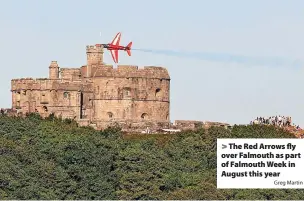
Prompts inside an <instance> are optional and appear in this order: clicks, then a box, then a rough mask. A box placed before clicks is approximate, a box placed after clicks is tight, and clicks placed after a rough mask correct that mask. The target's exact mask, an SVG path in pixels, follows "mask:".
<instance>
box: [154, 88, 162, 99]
mask: <svg viewBox="0 0 304 201" xmlns="http://www.w3.org/2000/svg"><path fill="white" fill-rule="evenodd" d="M160 96H161V90H160V88H157V89H156V90H155V97H160Z"/></svg>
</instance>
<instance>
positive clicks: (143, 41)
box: [0, 0, 304, 126]
mask: <svg viewBox="0 0 304 201" xmlns="http://www.w3.org/2000/svg"><path fill="white" fill-rule="evenodd" d="M0 3H1V7H0V11H1V12H0V25H1V31H0V36H1V37H0V44H1V46H0V55H1V67H2V71H1V74H0V90H1V95H2V96H1V99H0V106H1V107H11V92H10V80H11V79H13V78H21V77H36V78H39V77H47V76H48V66H49V64H50V62H51V61H52V60H57V61H58V64H59V65H60V66H61V67H80V66H81V65H84V64H86V53H85V46H86V45H89V44H92V45H93V44H96V43H107V42H110V41H111V40H112V39H113V37H114V36H115V34H116V33H117V32H122V38H121V43H122V44H127V43H128V42H129V41H133V46H134V48H144V49H159V50H163V49H164V50H172V51H174V50H176V51H180V52H197V54H196V56H189V55H188V56H187V55H186V56H182V54H179V55H178V56H170V55H166V54H152V53H147V52H140V51H133V55H132V57H128V56H127V55H126V54H125V53H124V52H122V53H120V58H119V62H120V63H121V64H132V65H139V66H150V65H157V66H163V67H166V68H167V69H168V70H169V73H170V76H171V105H170V107H171V111H170V112H171V120H172V121H174V120H176V119H184V120H203V121H204V120H209V121H221V122H227V123H232V124H234V123H236V124H246V123H249V122H250V120H252V119H254V118H255V117H257V116H270V115H286V116H287V115H290V116H292V117H293V120H294V122H295V123H297V124H300V126H304V118H303V116H304V115H303V111H304V101H303V97H304V93H303V87H304V70H303V67H304V66H300V67H299V66H296V65H293V63H292V61H294V60H296V59H298V60H299V61H304V40H303V37H304V26H303V25H304V1H301V0H298V1H296V0H288V1H286V0H285V1H283V0H267V1H265V0H252V1H249V0H248V1H243V0H238V1H236V0H229V1H224V0H222V1H216V0H213V1H204V0H197V1H194V0H187V1H181V0H180V1H177V0H153V1H142V0H128V1H123V0H116V1H109V0H104V1H103V0H96V1H95V0H82V1H79V0H19V1H16V0H0ZM100 32H101V36H100ZM209 52H210V53H212V54H215V53H218V54H227V55H234V54H236V55H241V56H242V57H243V58H245V60H244V59H243V62H242V63H238V61H237V59H236V58H234V57H230V61H223V60H221V59H217V58H216V57H212V58H210V57H206V55H205V56H204V54H206V53H209ZM203 53H204V54H203ZM200 55H201V56H200ZM252 56H253V57H256V58H258V57H265V58H269V59H270V58H272V57H279V58H284V59H286V60H289V61H290V64H288V63H287V65H286V64H285V65H284V66H274V65H272V64H271V62H270V63H266V64H261V65H259V64H254V63H252V62H246V58H247V57H252ZM104 59H105V62H106V63H109V64H112V63H113V61H112V59H111V57H110V54H109V52H105V57H104ZM217 60H218V61H217ZM234 60H235V61H234ZM270 60H271V59H270ZM233 61H234V62H233Z"/></svg>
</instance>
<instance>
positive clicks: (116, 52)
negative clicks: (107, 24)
mask: <svg viewBox="0 0 304 201" xmlns="http://www.w3.org/2000/svg"><path fill="white" fill-rule="evenodd" d="M110 52H111V55H112V58H113V61H114V62H115V63H118V50H110Z"/></svg>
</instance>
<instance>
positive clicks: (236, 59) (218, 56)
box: [132, 49, 304, 67]
mask: <svg viewBox="0 0 304 201" xmlns="http://www.w3.org/2000/svg"><path fill="white" fill-rule="evenodd" d="M132 50H137V51H141V52H149V53H154V54H163V55H168V56H176V57H187V58H194V59H203V60H206V61H214V62H225V63H227V62H231V63H242V64H251V65H266V66H289V67H301V66H303V64H304V62H303V61H301V60H298V59H296V60H292V59H285V58H281V57H248V56H242V55H231V54H226V53H208V52H179V51H173V50H157V49H154V50H153V49H132Z"/></svg>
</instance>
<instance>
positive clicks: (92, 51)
mask: <svg viewBox="0 0 304 201" xmlns="http://www.w3.org/2000/svg"><path fill="white" fill-rule="evenodd" d="M101 64H103V47H102V45H98V44H96V45H87V77H90V76H91V72H92V65H101Z"/></svg>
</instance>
